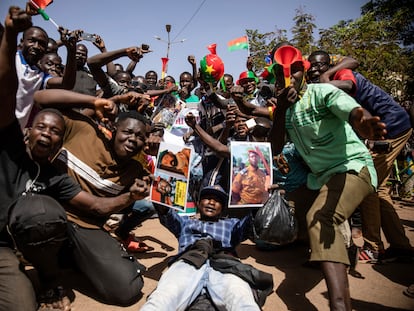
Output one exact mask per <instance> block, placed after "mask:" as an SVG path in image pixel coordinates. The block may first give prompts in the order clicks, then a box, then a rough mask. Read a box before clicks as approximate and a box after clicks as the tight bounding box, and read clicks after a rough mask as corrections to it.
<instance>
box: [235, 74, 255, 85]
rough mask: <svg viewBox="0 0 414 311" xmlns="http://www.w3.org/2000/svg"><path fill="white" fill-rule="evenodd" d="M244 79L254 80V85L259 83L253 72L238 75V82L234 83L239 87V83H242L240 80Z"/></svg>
mask: <svg viewBox="0 0 414 311" xmlns="http://www.w3.org/2000/svg"><path fill="white" fill-rule="evenodd" d="M245 79H254V81H255V82H256V83H258V82H259V78H258V77H257V76H256V74H255V73H254V72H253V71H249V70H248V71H243V72H242V73H241V74H240V76H239V80H237V81H236V84H238V85H240V82H241V81H242V80H245Z"/></svg>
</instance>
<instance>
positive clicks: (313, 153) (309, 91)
mask: <svg viewBox="0 0 414 311" xmlns="http://www.w3.org/2000/svg"><path fill="white" fill-rule="evenodd" d="M279 49H291V50H292V51H293V52H295V54H296V55H297V58H296V59H295V61H294V62H293V63H292V64H291V66H290V71H291V72H290V81H291V82H290V83H291V84H290V85H286V86H285V79H284V73H283V67H282V66H281V65H278V64H276V65H275V66H274V67H273V68H274V69H273V70H274V74H275V78H276V83H275V87H276V91H277V94H278V95H277V107H276V109H275V111H274V120H273V128H272V130H271V133H270V136H269V137H271V142H272V147H273V152H274V153H275V154H278V153H280V152H281V151H282V148H283V146H284V143H285V133H287V134H288V136H289V138H290V140H291V141H292V142H293V143H294V144H295V146H296V148H297V150H298V152H299V153H300V155H301V156H302V158H303V159H304V161H305V162H306V164H307V165H308V166H309V168H310V170H311V172H310V174H309V175H308V181H307V186H308V188H310V189H313V190H319V194H318V196H317V197H316V199H315V201H314V203H313V205H312V206H311V208H310V210H309V211H308V213H307V215H306V219H307V225H308V232H309V239H310V247H311V258H310V260H311V261H318V262H319V263H320V265H321V268H322V272H323V274H324V277H325V280H326V284H327V287H328V295H329V303H330V308H331V310H351V299H350V292H349V285H348V278H347V270H346V269H347V265H349V259H348V255H347V251H346V248H345V243H344V239H343V235H342V233H341V232H340V229H339V225H340V224H341V223H343V222H344V221H346V220H347V219H348V217H349V216H350V215H351V214H352V212H353V211H354V210H355V208H356V207H357V206H358V205H359V204H360V203H361V202H362V200H363V199H364V198H365V197H366V196H367V195H369V194H371V193H373V192H374V190H375V187H376V185H377V176H376V172H375V168H374V164H373V161H372V158H371V156H370V154H369V151H368V149H367V148H366V147H365V145H364V144H363V143H362V142H361V140H360V139H359V137H358V136H357V135H356V133H355V131H354V129H355V130H356V131H358V133H359V134H360V135H361V136H363V137H377V138H378V139H383V136H384V135H385V133H386V131H385V130H384V128H385V124H383V123H380V122H379V117H368V118H367V117H364V115H363V109H362V108H361V107H360V105H358V103H357V102H355V100H354V99H353V98H352V97H350V96H348V95H347V94H345V93H344V92H343V91H341V90H338V89H337V88H335V87H334V86H331V85H329V84H311V85H307V84H306V83H305V72H306V69H308V68H309V64H308V63H307V62H306V61H304V60H303V59H302V54H301V52H300V51H299V50H297V49H295V48H294V47H292V46H284V47H281V48H279Z"/></svg>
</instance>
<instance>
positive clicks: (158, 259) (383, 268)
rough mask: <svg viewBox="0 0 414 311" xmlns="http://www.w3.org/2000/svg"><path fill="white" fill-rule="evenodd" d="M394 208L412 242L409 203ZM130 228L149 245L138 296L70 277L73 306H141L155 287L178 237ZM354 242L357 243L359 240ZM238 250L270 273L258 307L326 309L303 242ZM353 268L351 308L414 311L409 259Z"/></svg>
mask: <svg viewBox="0 0 414 311" xmlns="http://www.w3.org/2000/svg"><path fill="white" fill-rule="evenodd" d="M396 210H397V212H398V214H399V216H400V218H401V220H402V223H403V225H404V228H405V230H406V233H407V236H408V237H409V239H410V241H411V244H412V245H414V204H401V203H398V204H396ZM135 233H136V235H137V236H139V237H140V238H141V239H142V240H143V241H145V242H146V243H147V244H148V245H149V246H152V247H153V248H154V250H152V251H150V252H148V253H144V254H137V255H136V257H137V258H138V260H139V261H140V262H141V263H142V264H144V265H145V266H146V267H147V271H146V273H145V277H144V279H145V284H144V288H143V294H144V296H143V298H142V299H141V300H140V301H139V302H137V303H136V304H134V305H132V306H129V307H117V306H112V305H106V304H103V303H100V302H99V301H97V300H94V299H93V298H91V297H92V296H93V293H91V292H90V291H89V290H88V286H87V284H84V283H83V284H80V283H79V282H78V283H76V281H75V287H76V288H75V289H74V291H73V293H74V301H73V308H72V310H74V311H95V310H99V311H109V310H111V311H116V310H139V309H140V307H141V306H142V305H143V304H144V302H145V299H146V297H147V296H148V295H149V294H150V293H151V291H152V290H153V289H154V288H155V287H156V285H157V281H158V280H159V278H160V275H161V273H162V271H163V270H164V269H165V267H166V265H167V261H168V259H169V257H170V256H172V255H174V254H176V252H177V242H176V239H175V238H174V236H173V235H172V234H171V233H170V232H169V231H167V230H166V229H165V228H164V227H163V226H161V225H160V223H159V221H158V219H150V220H147V221H145V222H144V223H143V224H142V226H141V227H138V228H137V229H136V230H135ZM356 242H357V244H360V242H361V241H360V240H359V241H356ZM238 252H239V255H240V257H241V258H242V260H243V261H244V262H246V263H248V264H251V265H254V266H255V267H257V268H259V269H261V270H263V271H266V272H269V273H271V274H272V275H273V281H274V292H273V293H272V294H271V295H270V296H268V298H267V300H266V304H265V306H264V307H263V310H264V311H270V310H272V311H273V310H280V311H282V310H305V311H309V310H320V311H323V310H329V307H328V300H327V291H326V286H325V282H324V280H323V278H322V274H321V272H320V271H319V270H318V269H315V268H307V267H304V266H303V263H305V262H306V260H307V253H308V249H307V247H305V246H300V245H291V246H288V247H284V248H282V249H279V250H275V251H260V250H258V249H257V248H256V247H255V245H254V244H253V243H252V242H251V241H250V240H247V241H246V242H244V243H242V244H241V245H240V246H239V248H238ZM357 271H359V272H360V273H361V274H362V275H363V276H364V277H365V279H358V278H355V277H352V276H349V282H350V288H351V297H352V305H353V309H354V310H369V311H385V310H387V311H389V310H414V299H413V298H408V297H406V296H405V295H403V290H404V289H405V288H406V287H407V286H408V285H410V284H412V283H414V264H413V263H387V264H381V265H371V264H361V263H359V264H358V266H357ZM72 277H73V276H72ZM76 285H79V286H76ZM114 286H116V284H114Z"/></svg>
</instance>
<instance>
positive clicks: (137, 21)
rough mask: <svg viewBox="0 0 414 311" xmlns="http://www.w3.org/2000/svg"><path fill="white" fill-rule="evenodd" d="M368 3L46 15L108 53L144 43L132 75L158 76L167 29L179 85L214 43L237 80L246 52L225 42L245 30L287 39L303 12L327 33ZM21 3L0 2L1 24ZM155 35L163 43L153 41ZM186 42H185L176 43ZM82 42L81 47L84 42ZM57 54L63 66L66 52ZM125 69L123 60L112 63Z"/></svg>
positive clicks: (60, 10) (184, 1)
mask: <svg viewBox="0 0 414 311" xmlns="http://www.w3.org/2000/svg"><path fill="white" fill-rule="evenodd" d="M367 2H368V0H349V1H344V0H289V1H280V0H255V1H250V0H245V1H240V0H238V1H236V0H176V1H171V0H168V1H166V0H157V1H155V0H152V1H140V0H117V1H102V0H99V1H98V0H54V1H53V3H52V4H51V5H50V6H48V7H47V8H46V9H45V11H46V13H47V14H48V15H49V16H50V17H51V18H52V19H53V20H54V21H55V22H56V23H57V24H58V25H61V26H63V27H65V28H67V29H69V30H75V29H82V30H84V31H85V32H88V33H93V34H98V35H100V36H101V37H102V38H103V40H104V41H105V44H106V47H107V50H108V51H112V50H117V49H121V48H126V47H131V46H140V45H141V44H142V43H145V44H148V45H149V46H150V49H151V50H152V51H153V52H151V53H149V54H146V55H145V56H144V58H143V59H141V60H140V62H139V63H138V64H137V67H136V69H135V71H134V74H135V75H145V73H146V72H147V71H148V70H154V71H156V72H157V73H158V76H159V77H161V66H162V61H161V58H162V57H166V54H167V46H168V44H167V41H168V34H167V31H166V27H165V25H166V24H169V25H171V31H170V43H171V44H170V51H169V61H168V72H167V73H168V74H169V75H172V76H173V77H174V78H176V79H177V80H178V78H179V75H180V73H182V72H183V71H190V72H191V69H192V68H191V65H190V64H189V63H188V61H187V57H188V56H189V55H194V56H195V58H196V61H197V67H198V66H199V62H200V60H201V59H202V58H203V57H204V56H206V55H207V54H209V53H210V52H209V51H208V49H207V46H208V45H210V44H212V43H216V44H217V55H218V56H219V57H220V58H221V59H222V60H223V63H224V67H225V72H226V73H230V74H232V75H233V76H234V77H235V78H236V79H237V78H238V76H239V74H240V73H241V72H242V71H244V70H246V67H245V66H246V59H247V50H239V51H234V52H229V51H228V49H227V42H229V41H230V40H233V39H235V38H238V37H241V36H243V35H245V30H246V29H257V30H258V31H259V32H260V33H266V32H271V31H274V30H275V29H286V30H287V31H288V39H291V38H292V35H291V32H290V31H291V29H292V27H293V26H294V21H293V18H294V16H295V15H296V10H297V9H299V8H303V9H304V11H305V12H306V13H308V14H312V15H313V16H314V17H315V22H314V23H315V25H316V31H315V34H314V36H315V37H317V35H318V29H327V28H329V27H331V26H333V25H335V24H337V23H338V22H339V21H341V20H349V19H356V18H358V17H360V15H361V7H362V6H363V5H364V4H365V3H367ZM25 3H26V1H23V0H14V1H13V0H0V16H1V17H0V18H1V22H2V23H3V22H4V18H5V16H6V14H7V11H8V8H9V6H10V5H17V6H20V7H22V8H23V7H25ZM33 24H34V25H36V26H40V27H42V28H44V29H45V30H46V31H47V33H48V34H49V36H50V37H52V38H54V39H58V38H59V33H58V32H57V29H56V27H55V26H54V25H53V24H52V23H51V22H50V21H45V20H43V19H42V17H40V16H34V17H33ZM154 36H159V37H160V38H161V39H162V41H160V40H156V39H155V38H154ZM183 39H185V41H184V42H181V40H183ZM84 43H85V42H84ZM85 44H86V46H87V47H88V49H89V56H92V55H95V54H97V53H99V50H98V49H97V48H96V47H95V46H93V45H92V44H91V43H90V42H86V43H85ZM59 55H60V56H62V58H63V62H64V63H66V51H65V47H61V48H59ZM115 62H119V63H121V64H122V65H124V66H126V65H127V64H128V63H129V59H128V57H122V58H119V59H118V60H117V61H115Z"/></svg>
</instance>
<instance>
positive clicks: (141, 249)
mask: <svg viewBox="0 0 414 311" xmlns="http://www.w3.org/2000/svg"><path fill="white" fill-rule="evenodd" d="M126 249H127V250H128V251H130V252H132V253H145V252H147V251H149V250H151V247H149V246H148V245H147V244H145V243H144V242H136V241H130V242H129V244H128V246H127V248H126Z"/></svg>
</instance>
